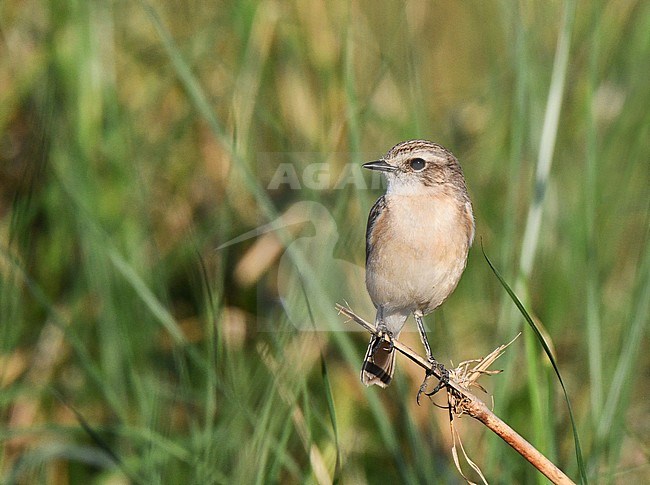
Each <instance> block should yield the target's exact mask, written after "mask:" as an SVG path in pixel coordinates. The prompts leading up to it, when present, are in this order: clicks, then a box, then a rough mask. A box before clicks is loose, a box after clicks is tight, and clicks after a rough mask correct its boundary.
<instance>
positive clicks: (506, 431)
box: [336, 304, 574, 484]
mask: <svg viewBox="0 0 650 485" xmlns="http://www.w3.org/2000/svg"><path fill="white" fill-rule="evenodd" d="M336 309H337V310H338V311H339V313H342V314H343V315H345V316H346V317H348V318H349V319H351V320H353V321H354V322H356V323H358V324H359V325H361V326H362V327H363V328H365V329H366V330H367V331H368V332H370V333H372V334H373V335H375V336H377V337H381V336H380V335H379V334H378V333H377V329H376V328H375V326H374V325H372V324H370V323H368V322H366V321H365V320H364V319H362V318H361V317H359V316H357V315H356V314H355V313H354V312H353V311H352V310H351V309H349V308H346V307H344V306H342V305H338V304H337V305H336ZM383 338H384V339H386V340H387V341H388V337H387V336H385V335H384V336H383ZM392 342H393V346H394V348H395V349H396V350H397V351H399V352H400V353H402V354H403V355H405V356H406V357H408V358H409V359H410V360H412V361H413V362H415V363H416V364H418V365H419V366H420V367H422V368H423V369H426V370H427V371H429V373H432V374H433V375H434V376H435V377H437V378H438V379H440V378H441V377H442V376H440V374H439V372H438V369H437V368H435V367H432V366H431V364H430V363H429V361H428V360H426V359H425V358H423V357H422V356H420V355H419V354H417V353H416V352H415V351H414V350H413V349H411V348H409V347H407V346H406V345H404V344H402V343H401V342H399V341H398V340H396V339H393V340H392ZM508 345H509V344H508ZM505 347H506V346H502V347H500V348H499V349H497V350H496V351H495V352H493V353H492V354H490V356H488V357H487V358H486V359H484V360H483V361H482V363H481V365H480V366H477V367H480V368H479V369H476V368H475V369H473V370H472V371H470V372H471V374H470V376H469V377H468V378H467V380H468V381H469V383H470V384H471V383H473V382H474V381H475V380H476V379H477V378H478V376H479V375H480V373H484V372H486V371H487V365H489V363H491V362H492V361H494V359H496V357H498V355H500V352H501V351H503V349H504V348H505ZM485 362H488V364H487V365H484V364H485ZM454 377H455V376H454V375H453V374H452V375H451V377H450V379H449V385H448V386H447V392H448V393H449V394H450V400H449V401H450V404H451V405H452V411H453V412H454V414H456V415H458V416H460V415H462V414H468V415H469V416H471V417H473V418H475V419H477V420H478V421H480V422H481V423H483V424H484V425H485V426H487V427H488V428H489V429H490V430H492V432H494V433H496V434H497V435H498V436H499V437H500V438H501V439H502V440H503V441H505V442H506V443H508V444H509V445H510V446H512V447H513V448H514V449H515V450H516V451H517V452H518V453H519V454H520V455H521V456H523V457H524V458H525V459H526V460H527V461H529V462H530V463H531V464H532V465H533V466H534V467H535V468H537V469H538V470H539V471H540V472H542V473H543V474H544V475H545V476H546V478H548V479H549V480H551V481H552V482H553V483H556V484H573V483H574V482H573V481H572V480H571V479H570V478H569V477H568V476H567V475H566V474H565V473H564V472H563V471H562V470H560V469H559V468H558V467H557V466H555V465H554V464H553V463H552V462H551V461H550V460H549V459H548V458H546V457H545V456H544V455H543V454H542V453H540V452H539V451H538V450H537V449H536V448H535V447H534V446H533V445H531V444H530V443H529V442H528V441H526V440H525V439H524V438H523V437H522V436H521V435H519V434H518V433H517V432H516V431H515V430H513V429H512V428H511V427H510V426H508V424H506V423H505V422H504V421H502V420H501V419H500V418H499V417H498V416H496V415H495V414H494V413H493V412H492V411H491V410H490V409H489V408H488V407H487V406H486V405H485V403H484V402H483V401H481V400H480V399H479V398H477V397H476V396H474V394H472V393H471V392H469V391H468V390H467V389H466V388H465V386H463V385H461V384H459V383H458V382H457V381H456V380H455V379H454Z"/></svg>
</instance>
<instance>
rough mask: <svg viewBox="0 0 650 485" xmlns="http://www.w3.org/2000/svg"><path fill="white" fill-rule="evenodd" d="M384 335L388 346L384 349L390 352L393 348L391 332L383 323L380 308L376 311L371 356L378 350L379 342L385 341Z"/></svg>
mask: <svg viewBox="0 0 650 485" xmlns="http://www.w3.org/2000/svg"><path fill="white" fill-rule="evenodd" d="M384 336H387V337H388V348H387V349H384V350H387V351H388V352H392V351H393V348H394V344H393V332H391V331H390V330H388V327H387V326H386V324H385V323H384V317H383V311H382V310H381V308H380V309H379V310H378V311H377V335H376V337H375V339H376V340H375V343H374V348H373V349H372V352H371V354H370V355H371V356H373V357H374V355H375V352H377V351H378V350H379V348H380V347H381V344H382V343H383V342H384V341H385V340H384Z"/></svg>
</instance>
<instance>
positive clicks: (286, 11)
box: [0, 0, 650, 484]
mask: <svg viewBox="0 0 650 485" xmlns="http://www.w3.org/2000/svg"><path fill="white" fill-rule="evenodd" d="M649 60H650V3H648V2H645V1H642V0H638V1H634V0H611V1H601V0H595V1H586V0H585V1H578V2H573V1H569V2H560V1H552V2H524V1H521V2H516V1H491V2H486V1H479V0H474V1H467V2H442V1H434V2H424V1H416V2H385V3H381V4H378V3H377V2H370V1H354V2H346V1H327V2H326V1H325V0H322V1H316V0H313V1H311V0H310V1H301V0H293V1H286V2H281V1H271V0H269V1H246V0H244V1H240V2H234V1H233V2H223V1H222V2H210V1H205V0H188V1H185V2H180V1H162V0H150V1H144V0H143V1H135V2H127V1H123V0H114V1H102V0H88V1H86V0H76V1H75V0H70V1H67V2H57V1H35V0H22V1H17V0H9V1H4V2H0V164H1V165H0V217H1V219H0V386H1V387H0V389H1V393H0V416H1V421H0V425H1V428H0V442H1V443H2V451H1V454H0V481H2V482H3V483H48V484H49V483H55V484H63V483H110V484H118V483H277V482H283V483H319V484H322V483H330V482H331V481H339V482H340V483H355V484H356V483H386V482H398V483H448V482H449V483H462V482H463V480H462V478H461V477H460V475H459V474H458V472H457V471H456V469H455V467H454V464H453V460H452V458H451V453H450V446H451V442H450V440H451V437H450V432H449V423H448V416H447V412H446V411H444V410H440V409H437V408H435V407H433V406H432V405H431V404H429V403H428V402H427V403H424V405H423V406H420V407H418V406H417V405H416V403H415V392H416V390H417V388H418V386H419V384H420V380H421V378H422V375H421V373H420V372H419V370H418V369H417V368H415V366H414V365H413V364H411V363H409V362H408V361H406V359H403V358H401V357H398V367H397V372H396V378H395V380H394V383H393V384H392V385H391V386H390V387H389V388H388V389H386V390H380V389H378V388H372V389H365V388H363V386H362V385H361V384H360V382H359V378H358V372H359V369H360V365H361V361H362V358H363V354H364V352H365V346H366V344H367V336H366V335H364V334H362V333H360V332H358V331H356V330H357V329H356V328H355V329H353V328H352V324H350V323H345V322H344V320H343V319H342V318H341V317H340V316H338V315H336V312H335V311H334V304H335V303H342V301H341V294H342V295H343V297H344V298H345V299H346V301H349V302H350V304H351V305H352V306H353V308H355V309H356V310H358V312H359V313H360V314H361V315H362V316H364V317H366V319H369V320H372V318H373V317H374V315H373V313H372V310H371V307H370V305H369V303H368V298H367V296H366V291H365V287H364V285H363V273H362V267H363V263H364V258H365V249H364V233H365V222H366V217H367V213H368V210H369V209H370V207H371V204H372V203H373V201H374V200H375V199H376V197H377V196H378V195H379V194H380V193H381V188H375V189H369V188H368V189H367V188H366V186H367V187H370V185H371V176H370V174H363V175H360V171H359V170H358V165H359V164H360V163H361V162H363V161H367V160H371V159H375V158H377V157H379V156H381V155H382V154H383V153H385V152H386V151H387V150H388V149H389V148H390V147H391V146H392V145H394V144H395V143H397V142H399V141H402V140H405V139H409V138H426V139H431V140H434V141H437V142H439V143H441V144H443V145H445V146H446V147H448V148H449V149H451V150H452V151H453V152H454V153H455V154H456V156H457V157H458V158H459V160H460V161H461V164H462V166H463V168H464V171H465V176H466V178H467V182H468V186H469V190H470V194H471V196H472V199H473V202H474V209H475V215H476V220H477V240H476V244H475V246H474V248H473V249H472V251H471V253H470V259H469V263H468V267H467V270H466V272H465V274H464V276H463V279H462V280H461V283H460V285H459V286H458V288H457V290H456V291H455V293H454V294H453V295H452V296H451V297H450V298H449V300H448V301H447V302H446V303H445V304H444V305H443V307H442V309H441V310H439V311H438V312H436V314H435V315H432V316H429V317H427V321H428V323H429V325H430V328H431V332H430V340H431V342H432V346H433V348H434V354H435V355H436V356H437V357H438V358H439V359H441V360H443V361H444V362H454V363H456V364H457V363H459V362H460V361H463V360H466V359H471V358H477V357H480V356H482V355H485V354H487V353H488V352H490V351H491V350H492V349H493V348H495V347H497V346H498V345H500V344H502V343H505V342H507V341H509V340H510V339H512V338H513V337H514V336H515V335H516V334H517V332H518V331H520V330H523V331H524V336H523V337H522V338H520V339H518V340H517V341H516V342H515V343H514V344H513V345H512V346H511V347H510V349H509V350H508V353H507V355H506V356H505V357H504V358H502V359H501V360H500V361H498V362H497V364H496V366H495V367H496V368H502V369H504V372H503V373H502V374H500V375H498V376H495V377H486V378H485V380H483V385H484V386H485V387H486V388H488V390H489V391H490V392H491V393H492V394H493V395H494V409H495V411H496V412H497V414H499V415H500V416H501V417H502V418H503V419H504V420H506V421H507V422H508V423H509V424H511V425H512V426H513V427H514V428H515V429H517V430H518V431H519V432H520V433H522V434H523V435H524V436H525V437H527V438H528V439H529V440H530V441H531V442H532V443H533V444H534V445H535V446H537V447H538V448H539V449H540V450H541V451H542V452H544V453H545V454H547V455H548V456H549V457H550V458H551V459H552V460H553V461H554V462H555V463H556V464H558V465H559V466H560V467H561V468H562V469H564V470H565V471H566V472H567V473H568V474H569V475H570V476H572V477H573V478H574V479H577V477H578V471H577V465H576V457H575V453H574V448H573V439H572V435H571V430H570V424H569V419H568V413H567V409H566V404H565V403H564V401H563V398H562V394H561V391H560V388H559V386H558V383H557V380H556V378H555V377H554V375H553V373H552V369H551V368H550V366H549V364H548V360H547V359H546V357H544V355H543V354H542V352H541V348H540V346H539V345H538V344H536V343H535V342H534V340H533V339H532V338H531V335H530V331H529V329H527V328H524V324H523V321H522V319H521V318H520V317H519V316H518V315H517V313H516V312H514V311H513V306H512V304H511V303H509V301H508V299H507V297H506V296H505V293H504V291H503V289H502V288H501V287H500V285H499V283H498V281H497V280H496V278H495V277H494V275H493V274H492V273H491V271H490V270H489V268H488V266H487V264H486V262H485V260H484V259H483V256H482V254H481V250H480V244H481V243H482V244H483V246H484V248H485V251H486V253H487V254H488V255H489V256H490V258H491V259H492V261H493V262H494V263H495V265H496V266H497V267H498V268H499V269H500V271H501V272H502V273H503V274H504V276H505V277H506V279H507V280H508V281H509V282H510V283H511V285H513V286H515V287H516V289H517V292H518V294H519V295H520V297H521V298H522V299H523V300H524V301H525V302H526V305H527V307H528V308H529V309H530V311H531V312H532V313H533V314H534V315H535V316H536V318H537V319H538V320H539V322H540V324H541V325H543V327H544V329H545V330H546V332H547V338H548V340H549V342H550V343H551V344H552V347H553V349H554V351H555V352H556V355H557V359H558V363H559V366H560V369H561V371H562V373H563V376H564V378H565V380H566V383H567V387H568V391H569V395H570V398H571V400H572V404H573V406H574V412H575V414H576V418H577V425H578V429H579V432H580V437H581V440H582V446H583V452H584V458H585V462H586V466H587V472H588V476H589V478H590V480H591V481H592V482H594V483H642V482H647V481H648V480H650V466H649V465H648V463H649V454H650V449H649V448H648V443H650V407H649V406H648V399H649V398H650V396H649V391H648V389H649V388H650V357H649V355H648V354H647V353H643V352H641V350H642V349H644V348H646V349H647V348H648V343H649V342H648V335H647V327H648V314H649V308H648V307H649V304H650V303H649V302H650V258H649V256H650V251H649V248H648V236H649V234H648V228H649V220H650V219H649V216H650V190H649V187H650V163H649V162H650V143H649V140H650V114H649V112H648V107H649V106H650V88H649V84H648V80H649V79H650V62H649ZM316 163H320V164H325V165H319V166H316V167H318V174H320V175H319V177H320V176H322V177H324V176H325V175H323V174H326V175H327V176H329V177H330V180H329V181H328V183H320V184H318V183H315V182H314V183H312V182H313V181H314V180H315V179H310V178H309V176H310V174H311V176H313V175H314V172H313V169H314V167H315V165H314V164H316ZM549 163H550V165H549ZM280 164H288V165H284V167H285V169H286V167H287V166H290V167H293V169H295V173H296V175H297V176H298V180H297V181H298V183H297V184H295V183H294V184H293V186H291V184H288V183H284V184H280V185H279V186H277V187H276V186H271V187H270V184H271V182H272V180H273V177H274V175H277V170H278V167H279V166H280ZM351 164H352V165H351ZM310 167H311V168H310ZM309 170H312V172H310V171H309ZM546 173H548V176H546ZM322 177H321V178H318V180H320V181H321V182H323V181H327V179H325V178H322ZM359 177H363V178H359ZM292 180H293V181H294V182H295V181H296V180H295V179H292ZM310 180H311V182H310ZM337 180H338V181H339V183H338V184H337V183H336V181H337ZM271 185H272V184H271ZM276 185H277V184H276ZM273 221H276V222H275V224H274V225H273V226H272V227H273V228H275V229H277V228H278V227H280V226H286V227H285V228H284V229H280V230H275V231H272V232H267V233H265V234H259V235H257V236H256V237H253V238H250V239H247V240H245V241H241V242H238V243H236V244H232V245H229V246H227V247H223V248H221V249H217V248H220V246H221V245H223V244H224V243H226V242H228V241H230V240H232V239H233V238H236V237H238V236H240V235H241V234H244V233H247V232H248V231H251V230H255V229H256V228H258V227H260V226H264V225H265V224H268V223H271V222H273ZM286 247H290V248H291V249H290V250H289V251H285V248H286ZM359 275H360V276H359ZM305 298H306V299H307V300H306V301H307V302H308V305H307V304H305ZM281 299H282V301H284V306H283V305H282V304H281ZM434 321H435V323H434ZM408 325H410V326H411V328H414V325H413V323H412V322H410V323H409V324H408ZM312 328H317V329H319V330H323V329H330V331H312V330H311V329H312ZM353 330H355V331H353ZM405 340H406V341H407V343H409V344H411V345H412V346H413V347H414V348H416V349H419V348H420V347H419V345H420V344H419V342H418V337H417V334H414V333H409V334H406V336H405ZM483 396H484V398H485V399H486V401H487V402H490V400H491V398H490V396H488V395H483ZM437 400H438V401H439V402H440V401H441V400H440V399H437ZM455 425H456V426H457V428H458V429H459V431H460V435H461V437H462V439H463V443H464V445H465V448H466V450H467V452H468V454H469V456H470V457H471V458H472V459H473V460H474V461H475V462H476V463H477V464H478V465H479V466H480V467H481V469H482V470H483V472H484V474H485V475H486V477H487V478H488V480H489V481H490V482H491V483H532V482H535V481H536V482H540V483H544V481H543V480H542V479H541V478H540V476H539V474H538V473H537V472H536V471H535V470H534V469H533V468H532V467H531V466H530V465H529V464H528V463H526V462H524V461H523V460H522V459H521V458H520V457H519V456H518V455H517V454H516V453H514V452H513V451H512V450H510V449H509V448H508V447H507V446H506V445H505V444H504V443H502V442H500V440H498V439H497V438H495V437H494V436H491V434H490V433H489V432H487V431H486V430H485V429H483V428H482V427H481V426H480V425H478V424H477V423H474V422H473V421H472V420H471V419H470V418H463V419H460V420H456V421H455ZM464 469H465V470H466V472H467V473H468V474H469V476H471V477H472V479H473V480H475V481H476V480H478V477H477V476H476V475H473V474H472V472H471V471H470V470H469V468H468V467H467V465H464Z"/></svg>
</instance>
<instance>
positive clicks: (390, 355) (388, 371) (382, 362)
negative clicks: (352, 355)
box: [361, 335, 397, 387]
mask: <svg viewBox="0 0 650 485" xmlns="http://www.w3.org/2000/svg"><path fill="white" fill-rule="evenodd" d="M395 338H397V336H395ZM393 372H395V349H393V348H391V345H390V344H389V343H388V342H386V341H385V340H384V339H379V338H377V337H375V336H374V335H373V336H372V337H370V343H369V344H368V350H367V351H366V356H365V358H364V359H363V367H361V382H363V383H364V384H365V385H366V386H371V385H373V384H377V385H378V386H379V387H386V386H388V384H390V381H391V379H392V378H393Z"/></svg>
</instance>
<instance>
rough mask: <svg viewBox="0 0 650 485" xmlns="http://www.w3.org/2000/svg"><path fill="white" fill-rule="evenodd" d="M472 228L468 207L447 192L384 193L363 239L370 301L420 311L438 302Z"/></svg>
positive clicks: (456, 275) (455, 273)
mask: <svg viewBox="0 0 650 485" xmlns="http://www.w3.org/2000/svg"><path fill="white" fill-rule="evenodd" d="M472 232H473V219H472V214H471V208H468V207H466V206H465V205H464V204H462V203H460V202H459V201H458V199H457V198H455V197H453V196H450V195H449V194H445V193H441V194H436V195H433V196H393V197H387V199H386V209H385V210H384V211H383V213H382V214H381V215H380V217H378V218H377V220H376V222H375V224H374V227H373V230H372V233H371V234H370V237H369V240H368V244H369V245H370V247H369V255H368V261H367V264H366V284H367V287H368V292H369V293H370V296H371V298H372V300H373V302H374V303H375V305H377V306H379V305H381V306H384V307H388V308H395V309H398V308H408V309H410V310H411V311H413V310H416V309H417V310H421V311H423V312H424V313H428V312H430V311H432V310H433V309H434V308H436V307H437V306H439V305H440V304H441V303H442V302H443V301H444V300H445V299H446V298H447V296H448V295H449V294H450V293H451V292H452V291H453V290H454V288H455V287H456V285H457V284H458V280H459V279H460V276H461V274H462V272H463V270H464V268H465V263H466V260H467V252H468V250H469V246H470V243H471V234H472Z"/></svg>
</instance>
